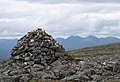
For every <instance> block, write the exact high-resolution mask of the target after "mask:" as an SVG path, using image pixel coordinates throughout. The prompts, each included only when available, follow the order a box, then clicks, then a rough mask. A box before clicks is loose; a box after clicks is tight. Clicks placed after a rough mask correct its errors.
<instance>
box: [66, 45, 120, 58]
mask: <svg viewBox="0 0 120 82" xmlns="http://www.w3.org/2000/svg"><path fill="white" fill-rule="evenodd" d="M68 53H69V55H71V56H72V57H85V56H98V55H112V54H113V55H114V54H120V43H114V44H108V45H101V46H94V47H88V48H83V49H78V50H72V51H69V52H68Z"/></svg>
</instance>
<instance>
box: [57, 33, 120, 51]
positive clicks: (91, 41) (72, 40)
mask: <svg viewBox="0 0 120 82" xmlns="http://www.w3.org/2000/svg"><path fill="white" fill-rule="evenodd" d="M56 40H57V41H58V42H59V43H60V44H62V45H63V46H64V47H65V49H66V50H75V49H79V48H85V47H91V46H98V45H104V44H110V43H116V42H120V39H118V38H116V37H107V38H97V37H95V36H91V35H90V36H88V37H86V38H81V37H79V36H70V37H68V38H66V39H64V38H56Z"/></svg>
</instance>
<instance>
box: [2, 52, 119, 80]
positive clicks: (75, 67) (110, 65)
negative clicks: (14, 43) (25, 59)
mask: <svg viewBox="0 0 120 82" xmlns="http://www.w3.org/2000/svg"><path fill="white" fill-rule="evenodd" d="M52 65H53V66H54V67H53V68H54V69H52V70H51V71H49V70H48V68H49V67H48V68H46V69H45V70H44V71H38V72H37V73H35V75H36V77H41V76H42V75H41V74H42V73H43V76H42V78H41V79H42V80H43V81H45V80H46V79H47V80H49V79H52V80H54V79H55V78H56V80H59V81H60V82H65V81H70V82H120V55H117V54H116V55H104V56H96V57H82V58H76V59H75V60H72V61H71V62H69V63H67V64H66V65H65V64H64V65H63V64H61V62H59V60H58V61H56V62H54V63H53V64H52ZM0 68H1V69H0V72H2V71H5V70H7V65H6V64H4V63H0ZM57 70H62V71H60V72H58V71H57ZM57 73H61V74H62V75H61V76H60V74H57ZM0 74H1V73H0ZM55 74H56V75H55ZM60 77H61V79H57V78H60ZM1 78H5V79H9V78H10V77H8V76H5V75H2V74H1ZM26 79H27V78H26ZM41 79H37V78H34V79H33V80H32V81H33V82H34V81H35V82H36V81H38V80H41ZM1 80H2V79H1ZM0 82H2V81H0ZM3 82H4V81H3ZM5 82H10V81H5Z"/></svg>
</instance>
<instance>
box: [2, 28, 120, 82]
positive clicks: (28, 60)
mask: <svg viewBox="0 0 120 82" xmlns="http://www.w3.org/2000/svg"><path fill="white" fill-rule="evenodd" d="M69 55H70V54H67V52H66V51H65V49H64V48H63V47H62V46H61V45H59V43H57V42H56V41H55V40H54V39H53V38H52V36H50V35H48V34H47V33H46V32H45V31H42V30H41V29H37V30H35V31H32V32H28V33H27V34H26V35H25V36H24V37H22V38H21V39H20V40H18V43H17V45H16V46H15V47H14V48H13V50H12V52H11V58H10V59H9V60H8V61H6V62H2V61H1V62H0V82H42V81H43V82H46V81H50V82H52V81H55V82H120V55H119V54H115V55H113V54H112V55H110V54H109V55H99V56H88V57H75V58H73V57H72V56H69Z"/></svg>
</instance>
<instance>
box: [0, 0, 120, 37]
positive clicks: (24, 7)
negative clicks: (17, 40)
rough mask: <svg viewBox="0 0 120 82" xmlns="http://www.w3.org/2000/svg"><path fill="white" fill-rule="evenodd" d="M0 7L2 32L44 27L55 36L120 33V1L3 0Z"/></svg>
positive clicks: (14, 34) (17, 33)
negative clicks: (51, 1) (52, 0)
mask: <svg viewBox="0 0 120 82" xmlns="http://www.w3.org/2000/svg"><path fill="white" fill-rule="evenodd" d="M0 10H1V11H0V32H1V33H0V36H5V37H7V36H17V35H18V36H20V35H23V34H25V33H26V32H28V31H31V30H33V29H35V28H37V27H42V28H43V29H45V30H46V31H47V32H49V33H50V34H52V35H53V36H55V37H59V36H70V35H80V36H88V35H96V36H98V35H101V36H111V35H112V36H117V37H120V36H119V31H118V30H120V5H119V3H108V4H104V3H59V4H44V3H29V2H27V1H15V0H13V1H7V0H6V1H1V3H0ZM3 10H4V11H3ZM115 31H116V32H115Z"/></svg>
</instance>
